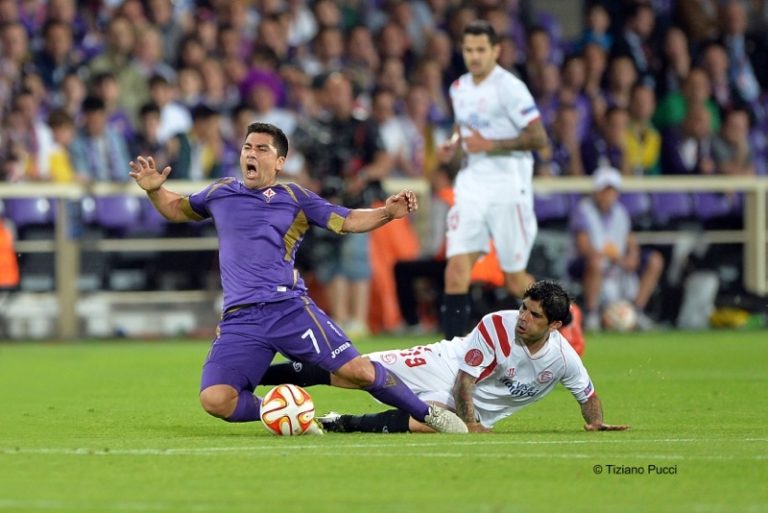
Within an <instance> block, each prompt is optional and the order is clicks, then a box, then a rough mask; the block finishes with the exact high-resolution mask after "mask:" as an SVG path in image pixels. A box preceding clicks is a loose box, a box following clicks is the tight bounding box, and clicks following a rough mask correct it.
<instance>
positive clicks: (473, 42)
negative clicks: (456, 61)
mask: <svg viewBox="0 0 768 513" xmlns="http://www.w3.org/2000/svg"><path fill="white" fill-rule="evenodd" d="M499 51H500V47H499V45H492V44H491V41H490V39H488V36H487V35H485V34H482V35H474V34H466V35H465V36H464V39H463V40H462V43H461V53H462V55H463V57H464V65H466V67H467V70H468V71H469V72H470V74H471V75H472V76H473V77H475V78H485V77H486V76H487V75H488V74H489V73H490V72H491V71H492V70H493V68H494V66H496V60H497V59H498V58H499Z"/></svg>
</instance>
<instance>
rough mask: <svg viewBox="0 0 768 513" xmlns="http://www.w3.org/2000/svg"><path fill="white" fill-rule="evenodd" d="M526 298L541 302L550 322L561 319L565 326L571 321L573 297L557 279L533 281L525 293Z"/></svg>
mask: <svg viewBox="0 0 768 513" xmlns="http://www.w3.org/2000/svg"><path fill="white" fill-rule="evenodd" d="M525 298H530V299H533V300H534V301H538V302H539V303H541V308H542V310H544V315H546V316H547V320H548V321H549V322H550V323H552V322H555V321H560V322H562V323H563V326H567V325H569V324H570V323H571V320H572V318H571V298H570V297H568V292H566V291H565V289H564V288H563V287H562V285H560V284H559V283H557V282H556V281H552V280H542V281H537V282H535V283H532V284H531V285H529V286H528V288H527V289H526V290H525V293H524V294H523V299H525Z"/></svg>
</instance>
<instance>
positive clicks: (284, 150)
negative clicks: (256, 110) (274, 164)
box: [245, 123, 288, 157]
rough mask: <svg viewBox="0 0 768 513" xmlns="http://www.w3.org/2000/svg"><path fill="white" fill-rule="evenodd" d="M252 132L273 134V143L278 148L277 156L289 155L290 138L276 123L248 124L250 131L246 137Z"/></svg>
mask: <svg viewBox="0 0 768 513" xmlns="http://www.w3.org/2000/svg"><path fill="white" fill-rule="evenodd" d="M250 134H269V135H271V136H272V144H274V145H275V148H276V149H277V156H278V157H285V156H286V155H288V138H287V137H286V136H285V132H283V131H282V130H280V129H279V128H278V127H276V126H275V125H271V124H269V123H251V124H250V125H248V131H247V132H246V133H245V137H248V136H249V135H250Z"/></svg>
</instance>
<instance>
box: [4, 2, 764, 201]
mask: <svg viewBox="0 0 768 513" xmlns="http://www.w3.org/2000/svg"><path fill="white" fill-rule="evenodd" d="M533 5H534V2H525V1H521V0H517V1H516V0H480V1H477V2H460V1H456V0H421V1H413V2H406V1H401V0H378V1H360V0H339V1H331V0H318V1H301V0H255V1H252V2H233V1H223V0H222V1H216V0H208V1H193V0H179V1H175V2H172V1H171V0H143V1H142V0H125V1H118V0H106V1H96V0H91V1H80V2H77V1H76V0H49V1H43V0H38V1H35V0H25V1H18V0H2V1H0V69H2V73H0V105H2V109H1V110H0V126H1V127H2V129H1V130H2V131H1V132H0V162H2V174H1V175H2V177H3V179H4V180H7V181H21V180H30V181H58V182H66V181H92V180H125V178H126V175H127V161H128V160H129V159H130V157H131V156H132V155H135V154H138V153H147V152H151V153H153V154H157V155H158V157H159V159H160V160H162V161H167V162H169V163H171V164H172V165H174V168H175V171H174V177H175V178H189V179H207V178H214V177H219V176H227V175H231V174H236V173H237V155H238V152H239V146H240V141H241V139H242V134H243V127H244V126H245V124H247V122H249V121H250V120H253V119H260V120H266V121H270V122H274V123H276V124H278V125H280V126H281V127H282V128H283V129H284V130H285V131H286V132H287V133H288V134H289V136H290V137H291V139H292V142H293V147H294V149H295V150H296V151H294V152H293V155H292V158H291V165H290V166H289V172H290V173H291V174H292V175H293V176H294V177H296V178H298V179H303V180H305V181H307V183H314V186H315V188H320V187H331V188H336V189H338V188H339V184H338V183H333V182H338V180H337V179H338V178H339V176H336V177H335V178H336V180H334V179H330V180H329V179H328V177H327V176H326V175H329V174H330V175H339V174H341V175H344V176H341V178H342V179H348V178H350V176H352V175H357V171H358V170H354V169H353V170H350V169H347V170H345V173H346V174H345V173H339V171H338V170H337V169H329V166H330V167H332V166H338V165H339V162H345V163H347V165H348V166H349V165H352V166H355V165H357V166H360V167H364V164H367V163H366V162H362V163H360V162H357V163H352V164H350V161H349V160H350V159H348V155H347V154H346V153H349V152H348V151H347V150H346V149H340V150H338V153H340V154H339V155H335V156H331V157H330V158H321V159H319V160H320V161H318V159H315V158H314V156H312V157H311V158H307V157H308V153H315V154H320V155H321V156H323V157H324V156H326V153H327V152H326V151H317V148H318V144H317V143H320V146H334V144H329V142H328V141H326V139H327V136H328V133H323V132H328V130H327V128H328V127H327V126H326V125H327V123H324V121H325V120H326V119H327V118H328V117H333V116H334V115H336V114H337V112H338V111H341V110H348V111H350V112H349V115H351V116H353V117H357V118H367V119H368V120H369V122H370V124H371V125H373V126H372V129H373V130H374V131H375V132H377V133H376V134H375V135H377V137H374V138H373V139H377V138H378V139H380V141H378V143H377V144H379V145H381V146H382V148H381V149H383V150H384V153H385V155H382V156H380V157H376V156H374V157H371V158H373V160H376V158H378V160H377V161H376V165H375V167H374V168H373V170H372V171H373V175H374V176H373V177H371V178H373V179H375V178H381V177H384V176H407V177H426V178H429V177H430V176H432V174H433V171H434V170H435V169H436V167H437V162H436V159H435V154H434V147H435V145H436V144H438V143H439V142H440V141H441V140H442V138H443V137H444V135H445V133H446V130H448V129H449V127H450V122H451V112H450V102H449V101H448V98H447V86H448V85H449V84H450V83H451V81H452V80H454V79H455V78H456V77H457V76H458V75H459V74H460V73H461V72H462V71H463V66H462V64H461V58H460V49H459V48H458V47H457V44H456V41H457V40H458V34H459V33H460V31H461V29H462V27H463V26H464V25H465V24H466V22H467V21H469V20H471V19H473V18H476V17H482V18H485V19H488V20H489V21H490V22H491V23H492V24H493V25H494V27H495V28H496V30H497V32H498V33H499V34H501V35H502V53H501V58H500V64H501V65H502V66H503V67H505V68H507V69H509V70H511V71H513V72H514V73H516V74H517V75H519V76H520V77H521V78H522V79H523V80H524V81H525V82H526V83H527V84H528V85H529V87H530V88H531V89H532V91H533V92H534V95H535V97H536V100H537V101H538V104H539V108H540V109H541V111H542V114H543V116H544V121H545V124H546V127H547V129H548V132H549V134H550V136H551V146H550V149H549V151H545V152H542V154H540V155H538V156H537V162H538V163H537V172H538V173H539V174H543V175H580V174H591V172H592V171H593V170H594V169H595V168H596V167H598V164H599V163H601V162H603V163H610V164H611V165H612V166H614V167H616V168H618V169H620V170H621V172H622V173H623V174H634V175H645V174H659V173H664V174H668V173H669V174H679V173H701V174H715V173H723V174H751V173H765V172H766V166H765V163H764V162H765V159H764V158H760V157H763V156H764V155H765V153H766V151H768V150H766V147H767V146H768V144H766V140H765V136H764V132H765V128H766V126H768V119H766V118H767V116H766V114H765V111H766V107H765V98H764V94H763V91H764V90H765V85H766V81H768V52H766V46H768V45H766V38H765V34H766V30H765V29H766V20H767V19H768V7H766V6H765V5H764V2H761V1H745V0H727V1H717V0H679V1H673V0H666V1H665V0H655V1H646V2H642V1H634V0H633V1H628V0H625V1H623V2H622V1H615V2H592V1H587V2H585V3H584V6H583V16H584V19H583V27H584V28H583V32H582V34H581V35H580V36H579V37H577V38H575V39H570V40H566V39H564V38H563V37H562V30H561V27H560V23H559V21H558V19H557V15H556V13H548V12H539V11H536V10H535V9H534V7H533ZM334 72H339V73H338V74H336V75H334ZM329 78H330V79H331V80H330V81H329V80H328V79H329ZM340 82H347V83H346V84H340ZM340 104H346V105H340ZM323 143H325V144H323ZM325 149H327V148H324V150H325ZM352 160H355V159H352ZM327 181H330V182H332V183H324V182H327ZM357 188H361V184H357Z"/></svg>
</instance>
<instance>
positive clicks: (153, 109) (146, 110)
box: [139, 102, 160, 118]
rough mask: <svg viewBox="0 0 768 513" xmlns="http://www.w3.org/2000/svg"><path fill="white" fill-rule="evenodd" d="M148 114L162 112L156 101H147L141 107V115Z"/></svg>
mask: <svg viewBox="0 0 768 513" xmlns="http://www.w3.org/2000/svg"><path fill="white" fill-rule="evenodd" d="M148 114H158V115H159V114H160V106H159V105H157V104H156V103H155V102H147V103H145V104H144V105H142V106H141V109H139V117H142V118H143V117H144V116H146V115H148Z"/></svg>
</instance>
